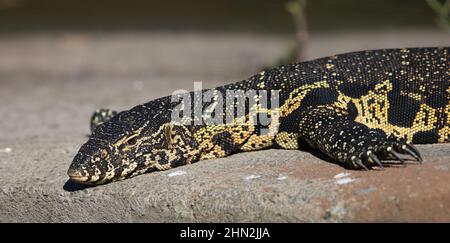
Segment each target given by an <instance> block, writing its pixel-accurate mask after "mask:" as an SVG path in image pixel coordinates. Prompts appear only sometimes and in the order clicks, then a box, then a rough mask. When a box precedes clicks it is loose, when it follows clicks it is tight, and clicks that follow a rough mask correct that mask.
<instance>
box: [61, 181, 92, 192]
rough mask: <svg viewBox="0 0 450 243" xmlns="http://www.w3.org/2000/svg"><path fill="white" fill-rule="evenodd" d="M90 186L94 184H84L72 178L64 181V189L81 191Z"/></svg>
mask: <svg viewBox="0 0 450 243" xmlns="http://www.w3.org/2000/svg"><path fill="white" fill-rule="evenodd" d="M89 187H93V186H91V185H82V184H78V183H75V182H73V181H71V180H67V181H66V183H64V186H63V189H64V191H68V192H75V191H79V190H84V189H86V188H89Z"/></svg>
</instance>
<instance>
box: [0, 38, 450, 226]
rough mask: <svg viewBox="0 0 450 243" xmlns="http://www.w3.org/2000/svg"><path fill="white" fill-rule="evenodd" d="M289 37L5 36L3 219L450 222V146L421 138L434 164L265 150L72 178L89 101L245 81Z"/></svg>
mask: <svg viewBox="0 0 450 243" xmlns="http://www.w3.org/2000/svg"><path fill="white" fill-rule="evenodd" d="M288 42H289V41H288V39H287V38H286V37H283V36H270V35H267V36H262V35H249V34H247V35H245V34H223V35H221V34H217V33H216V34H206V33H97V34H93V33H71V34H55V33H53V34H33V35H9V36H0V53H1V55H0V104H1V105H0V117H1V119H0V222H404V221H407V222H417V221H426V222H436V221H438V222H441V221H447V222H448V221H450V183H449V182H450V171H449V168H450V150H449V148H450V145H448V144H438V145H422V146H419V149H420V150H421V152H422V153H423V157H424V158H425V161H426V163H424V164H422V165H418V164H414V163H411V164H409V165H408V166H407V167H406V168H401V167H396V166H391V167H389V168H387V169H386V170H384V171H370V172H365V171H352V170H346V169H344V168H342V167H340V166H339V165H336V164H333V163H329V162H326V161H324V160H322V159H321V156H320V155H319V154H317V153H310V152H309V151H285V150H265V151H258V152H251V153H241V154H236V155H233V156H230V157H228V158H224V159H217V160H208V161H201V162H198V163H195V164H192V165H188V166H183V167H178V168H175V169H172V170H169V171H164V172H156V173H151V174H145V175H142V176H138V177H135V178H132V179H128V180H124V181H120V182H115V183H111V184H107V185H103V186H98V187H89V188H83V187H79V186H76V185H74V184H71V183H69V182H67V176H66V170H67V168H68V166H69V164H70V162H71V160H72V158H73V156H74V155H75V153H76V152H77V150H78V148H79V146H80V145H81V144H82V143H83V142H84V141H85V140H86V139H87V138H86V135H87V134H88V131H89V126H88V119H89V117H90V115H91V112H92V111H93V110H94V109H96V108H98V107H110V108H115V109H127V108H130V107H132V106H134V105H136V104H139V103H143V102H146V101H148V100H150V99H153V98H157V97H159V96H162V95H167V94H170V93H171V92H172V91H174V90H176V89H180V88H183V89H192V88H193V86H192V82H193V81H208V82H205V83H204V87H213V86H216V85H220V84H224V83H226V82H229V81H233V80H234V81H236V80H240V79H243V78H246V77H248V76H251V75H252V74H253V73H255V72H257V71H259V69H260V68H261V67H262V66H264V65H270V64H271V63H272V62H273V60H274V59H276V58H277V57H278V56H280V55H282V54H283V52H284V51H285V48H286V45H287V44H288ZM449 44H450V41H449V38H448V35H446V34H445V33H441V32H439V31H435V30H422V31H417V30H414V31H413V30H411V31H403V32H402V31H390V32H389V31H388V32H382V31H380V32H375V33H373V32H370V33H331V34H325V33H323V34H320V33H318V34H313V35H312V39H311V41H310V45H309V46H308V49H307V55H308V57H310V58H312V57H317V56H324V55H330V54H334V53H340V52H345V51H351V50H360V49H370V48H383V47H400V46H436V45H446V46H448V45H449Z"/></svg>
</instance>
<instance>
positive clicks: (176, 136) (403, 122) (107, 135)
mask: <svg viewBox="0 0 450 243" xmlns="http://www.w3.org/2000/svg"><path fill="white" fill-rule="evenodd" d="M449 66H450V59H449V47H442V48H409V49H385V50H371V51H362V52H354V53H347V54H342V55H336V56H330V57H326V58H320V59H317V60H313V61H308V62H302V63H295V64H290V65H283V66H279V67H276V68H273V69H269V70H266V71H263V72H260V73H259V74H257V75H254V76H253V77H251V78H249V79H247V80H244V81H241V82H238V83H234V84H229V85H225V86H222V87H218V88H214V89H210V90H201V91H197V92H191V93H188V97H189V98H192V99H191V100H190V101H189V102H188V101H186V100H181V101H180V102H181V103H180V102H174V101H173V96H167V97H163V98H159V99H156V100H153V101H150V102H148V103H146V104H143V105H139V106H136V107H134V108H132V109H131V110H128V111H122V112H120V113H117V112H115V111H111V110H107V109H101V110H98V111H97V112H96V113H94V115H93V117H92V122H91V129H92V135H91V136H90V138H89V140H88V141H87V142H86V143H85V144H84V145H83V146H82V147H81V148H80V150H79V151H78V153H77V155H76V156H75V158H74V160H73V162H72V164H71V165H70V168H69V170H68V175H69V177H70V179H71V180H72V181H74V182H77V183H83V184H102V183H106V182H111V181H116V180H121V179H125V178H129V177H132V176H135V175H139V174H143V173H146V172H152V171H159V170H167V169H170V168H173V167H176V166H180V165H185V164H190V163H193V162H196V161H199V160H206V159H213V158H221V157H225V156H228V155H230V154H233V153H237V152H241V151H254V150H260V149H267V148H278V149H298V148H301V147H303V146H309V147H311V148H313V149H318V150H320V151H321V152H322V153H324V154H326V155H327V156H328V157H330V158H331V159H332V160H333V161H335V162H337V163H339V164H341V165H343V166H345V167H347V168H353V169H366V170H368V169H371V168H375V167H377V168H383V164H384V165H386V164H389V163H399V164H401V163H404V160H405V158H403V157H402V155H401V154H409V155H410V156H412V158H414V159H415V160H417V161H420V162H421V161H422V158H421V156H420V154H419V152H418V150H417V149H416V148H415V147H414V146H413V145H412V144H413V143H414V144H415V143H444V142H449V141H450V80H449V75H450V70H449ZM227 91H239V92H234V93H233V92H231V93H232V94H234V95H232V96H227ZM247 91H249V92H247ZM250 91H253V92H250ZM262 91H266V92H265V93H266V94H269V95H267V96H266V97H263V96H262V95H261V94H262V93H263V92H262ZM267 91H268V92H267ZM272 91H277V92H272ZM206 94H209V96H210V97H207V98H206V99H205V98H204V97H203V96H202V95H206ZM247 94H254V95H253V97H245V99H242V97H240V96H245V95H247ZM275 95H276V96H277V98H278V102H277V105H276V106H274V105H273V104H272V103H275V101H274V99H271V98H273V97H275ZM269 96H270V97H269ZM272 96H273V97H272ZM198 97H200V98H198ZM202 97H203V98H202ZM263 98H266V99H267V100H268V102H266V106H263V105H261V104H262V103H263V102H260V99H263ZM269 98H270V99H269ZM221 99H224V100H225V102H224V101H223V100H221ZM205 100H206V101H205ZM239 100H241V101H240V102H239ZM229 101H233V102H229ZM271 102H272V103H271ZM230 104H231V109H229V108H230ZM227 105H228V107H226V106H227ZM199 108H200V109H199ZM217 108H223V109H217ZM195 109H197V111H198V110H200V112H197V113H195V112H194V110H195ZM238 110H240V111H241V115H240V116H237V115H236V114H238V113H239V112H238ZM174 111H177V112H179V113H180V114H181V116H180V117H183V119H181V120H182V122H180V121H174V119H173V113H174ZM242 112H243V113H242ZM194 113H195V114H194ZM230 113H231V114H232V116H231V117H232V118H233V119H226V118H225V117H230V116H228V115H230ZM262 115H263V116H264V117H265V118H266V121H267V119H268V121H269V122H266V123H264V124H262V123H261V122H259V120H262V119H260V117H262ZM212 117H214V118H216V120H215V122H211V121H208V119H209V120H211V118H212ZM221 117H222V118H223V119H222V118H221ZM217 118H219V119H218V120H220V122H217V121H218V120H217ZM221 119H222V120H221Z"/></svg>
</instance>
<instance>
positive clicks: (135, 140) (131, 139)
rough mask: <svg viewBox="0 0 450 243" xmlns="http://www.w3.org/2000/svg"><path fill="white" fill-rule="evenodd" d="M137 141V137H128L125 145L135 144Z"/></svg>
mask: <svg viewBox="0 0 450 243" xmlns="http://www.w3.org/2000/svg"><path fill="white" fill-rule="evenodd" d="M136 143H137V138H135V137H134V138H130V139H128V141H127V145H129V146H133V145H135V144H136Z"/></svg>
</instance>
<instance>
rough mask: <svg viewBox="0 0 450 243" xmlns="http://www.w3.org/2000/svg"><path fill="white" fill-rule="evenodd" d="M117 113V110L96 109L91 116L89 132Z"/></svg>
mask: <svg viewBox="0 0 450 243" xmlns="http://www.w3.org/2000/svg"><path fill="white" fill-rule="evenodd" d="M115 115H117V111H114V110H111V109H98V110H96V111H95V112H94V114H92V116H91V133H93V132H94V131H95V129H96V128H97V127H98V126H99V125H100V124H103V123H105V122H107V121H109V120H111V118H112V117H113V116H115Z"/></svg>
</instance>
